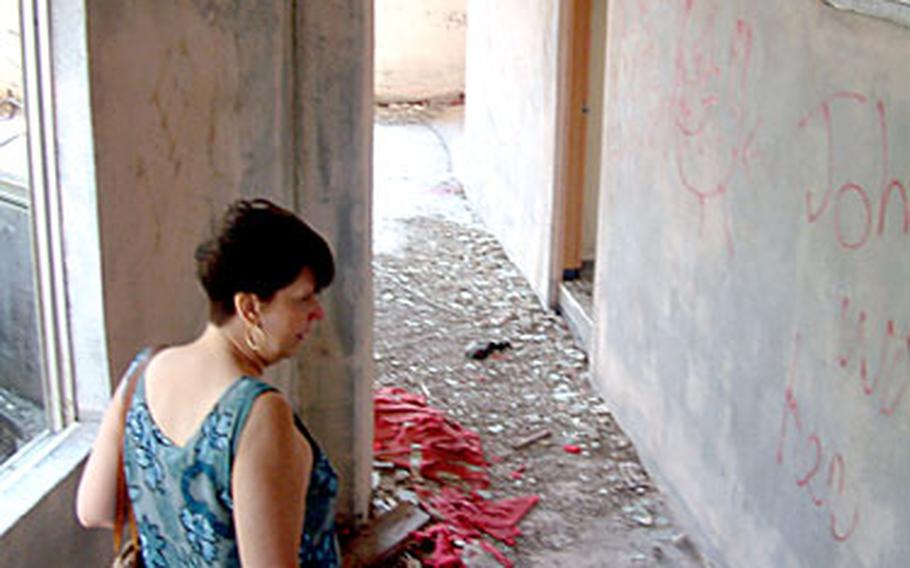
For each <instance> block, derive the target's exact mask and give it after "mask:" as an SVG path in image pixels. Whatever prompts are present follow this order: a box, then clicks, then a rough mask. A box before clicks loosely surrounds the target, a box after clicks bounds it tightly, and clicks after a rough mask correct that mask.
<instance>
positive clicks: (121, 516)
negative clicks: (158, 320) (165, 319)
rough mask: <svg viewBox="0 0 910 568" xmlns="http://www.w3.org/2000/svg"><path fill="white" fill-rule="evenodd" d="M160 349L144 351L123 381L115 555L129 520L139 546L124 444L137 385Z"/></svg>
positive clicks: (131, 534) (136, 543)
mask: <svg viewBox="0 0 910 568" xmlns="http://www.w3.org/2000/svg"><path fill="white" fill-rule="evenodd" d="M160 350H161V348H160V347H152V348H149V349H146V350H144V353H141V354H140V357H141V359H140V360H139V361H137V362H136V364H134V365H130V368H129V369H127V373H128V374H127V375H126V376H125V377H124V378H123V379H122V380H121V382H122V381H127V382H126V389H125V391H124V393H123V411H122V412H121V414H120V447H119V451H118V452H117V456H118V458H117V505H116V510H115V515H114V554H117V553H118V552H120V547H121V545H122V544H123V525H124V523H125V521H126V520H127V518H129V525H130V538H131V539H132V541H133V545H134V546H138V545H139V531H138V530H137V528H136V518H135V517H134V516H133V511H132V507H130V497H129V492H128V491H127V488H126V475H125V474H124V471H123V444H124V440H125V436H126V415H127V412H129V409H130V404H131V403H132V401H133V394H134V393H135V392H136V383H137V382H139V377H140V376H142V372H143V371H145V367H146V365H148V362H149V361H150V360H151V359H152V357H154V356H155V354H156V353H157V352H158V351H160Z"/></svg>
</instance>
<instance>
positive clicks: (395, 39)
mask: <svg viewBox="0 0 910 568" xmlns="http://www.w3.org/2000/svg"><path fill="white" fill-rule="evenodd" d="M375 4H376V8H375V10H376V100H377V101H385V102H387V101H414V100H422V99H433V98H445V99H454V98H456V97H457V96H458V94H459V93H463V92H464V82H465V71H464V69H465V35H466V28H467V13H466V9H467V0H379V1H377V2H376V3H375Z"/></svg>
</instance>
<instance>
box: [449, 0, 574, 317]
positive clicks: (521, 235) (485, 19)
mask: <svg viewBox="0 0 910 568" xmlns="http://www.w3.org/2000/svg"><path fill="white" fill-rule="evenodd" d="M468 13H469V14H470V15H471V25H470V26H469V27H468V55H467V77H466V87H467V90H466V105H465V127H464V128H465V131H464V148H465V155H464V162H463V163H464V164H465V168H464V171H463V172H460V173H461V174H462V177H463V180H464V181H465V192H466V194H467V197H468V199H469V201H470V202H471V205H472V207H473V208H474V210H475V211H477V212H478V214H479V215H480V217H481V218H482V219H483V221H484V223H485V224H486V226H487V228H488V229H490V231H492V232H493V234H495V235H496V237H497V238H498V239H499V241H500V242H501V243H502V244H503V246H504V247H505V249H506V252H507V253H508V255H509V257H510V258H511V259H512V260H513V261H514V262H515V263H516V264H517V265H518V267H519V268H520V269H521V271H522V272H523V273H524V275H525V276H526V277H527V278H528V280H529V281H530V283H531V285H532V286H533V287H534V289H535V290H536V291H537V293H538V294H539V295H540V296H541V297H542V298H544V299H545V301H546V299H547V298H548V296H549V294H550V291H549V288H550V284H551V283H550V279H551V275H552V272H553V271H552V268H551V263H552V242H553V237H554V235H553V219H554V202H553V183H554V179H555V175H556V169H555V168H556V166H555V157H556V133H557V114H558V113H557V96H556V93H557V87H556V85H557V69H558V63H559V50H558V37H559V28H558V26H559V17H558V14H559V3H558V2H555V1H554V0H546V1H540V2H533V3H531V4H529V3H527V2H522V1H520V0H504V1H501V2H486V1H485V0H472V1H471V2H470V3H469V5H468Z"/></svg>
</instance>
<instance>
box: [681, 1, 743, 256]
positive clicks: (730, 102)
mask: <svg viewBox="0 0 910 568" xmlns="http://www.w3.org/2000/svg"><path fill="white" fill-rule="evenodd" d="M684 2H685V4H684V10H683V18H682V20H681V29H680V33H679V39H678V45H677V50H676V60H675V63H676V75H675V78H676V80H675V93H674V96H673V99H672V104H671V107H672V116H673V126H674V132H675V140H674V156H673V158H674V159H675V161H676V169H677V175H678V176H679V180H680V183H681V184H682V187H683V189H684V190H685V191H687V192H689V193H691V194H692V195H694V196H695V197H696V198H697V199H698V203H699V207H700V214H701V223H700V227H701V228H700V233H702V234H703V233H704V229H705V223H706V216H707V209H708V206H709V203H711V202H716V203H717V204H718V209H719V213H720V216H721V218H722V221H721V222H722V226H723V231H724V236H725V240H726V244H727V249H728V252H729V253H730V254H731V255H732V254H733V235H732V227H731V223H730V215H729V213H728V211H727V208H726V207H727V204H726V203H724V200H723V198H724V196H725V195H726V194H727V191H728V190H729V188H730V185H731V183H732V182H733V180H734V178H735V176H736V175H737V173H739V172H740V171H744V172H745V173H746V174H749V173H750V157H751V156H753V155H754V151H753V149H752V145H753V142H754V139H755V133H756V130H757V128H758V125H759V121H757V120H754V119H751V118H750V117H749V113H748V109H749V106H750V105H749V101H748V92H749V83H748V80H749V75H750V71H751V65H752V50H753V44H754V37H753V31H752V26H751V25H749V24H748V23H747V22H746V21H745V20H742V19H740V20H737V21H736V25H735V26H734V28H733V29H732V30H731V31H730V32H729V38H728V39H727V40H726V41H727V42H728V44H727V45H723V43H721V45H717V38H718V37H727V36H726V34H725V33H724V32H720V31H718V26H717V18H716V16H717V14H716V12H715V11H710V12H708V13H706V14H701V15H699V16H698V17H696V14H695V11H696V10H695V4H696V3H695V0H684Z"/></svg>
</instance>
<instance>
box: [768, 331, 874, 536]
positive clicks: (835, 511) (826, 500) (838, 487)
mask: <svg viewBox="0 0 910 568" xmlns="http://www.w3.org/2000/svg"><path fill="white" fill-rule="evenodd" d="M800 348H801V337H800V336H799V335H797V336H796V347H795V349H794V355H793V360H792V361H791V362H790V369H789V373H788V374H789V376H788V379H787V387H786V389H785V390H784V411H783V415H782V417H781V428H780V437H779V439H778V445H777V455H776V458H777V464H778V465H780V466H784V462H785V460H784V458H785V455H784V447H785V446H787V445H788V442H789V445H790V447H791V448H792V453H791V454H790V458H791V459H792V461H793V467H794V469H795V471H796V476H795V478H794V482H795V483H796V486H797V487H799V488H801V489H803V490H804V491H805V492H806V494H807V495H808V497H809V500H810V502H811V503H812V505H813V506H815V507H816V508H818V509H825V511H826V512H827V516H828V528H829V532H830V534H831V538H833V539H834V540H835V541H837V542H845V541H847V540H848V539H849V538H850V537H851V536H853V533H854V532H855V531H856V528H857V526H859V522H860V512H859V508H858V507H857V506H855V505H854V507H853V512H852V515H849V522H846V523H845V522H844V520H845V517H844V516H842V515H841V513H842V512H843V511H844V510H845V507H844V495H845V492H846V478H847V466H846V460H845V459H844V456H843V455H841V454H840V453H839V452H837V451H832V450H831V448H828V449H827V452H826V447H825V443H824V442H823V440H822V438H821V437H820V436H819V434H818V433H817V432H814V431H808V432H807V430H808V429H807V427H806V426H805V424H804V423H803V421H802V419H801V413H800V405H799V402H798V401H797V399H796V394H795V393H794V387H795V383H796V378H797V361H798V359H799V352H800ZM791 424H792V427H791V426H790V425H791ZM827 456H830V457H827ZM826 457H827V459H826ZM826 463H827V479H826V480H824V481H823V480H822V479H821V478H820V476H819V474H820V473H823V472H825V471H826V470H825V468H824V466H825V464H826ZM820 492H821V493H820Z"/></svg>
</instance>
